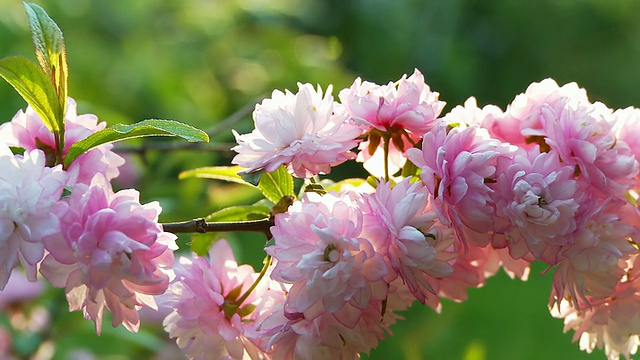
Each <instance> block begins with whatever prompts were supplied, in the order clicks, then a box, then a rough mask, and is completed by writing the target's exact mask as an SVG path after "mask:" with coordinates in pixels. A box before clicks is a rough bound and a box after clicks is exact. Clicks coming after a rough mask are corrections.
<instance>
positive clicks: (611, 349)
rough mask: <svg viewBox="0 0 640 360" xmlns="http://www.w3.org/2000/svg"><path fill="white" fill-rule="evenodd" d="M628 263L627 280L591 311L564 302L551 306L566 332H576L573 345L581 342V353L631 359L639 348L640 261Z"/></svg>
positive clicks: (593, 302)
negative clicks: (601, 351) (562, 321)
mask: <svg viewBox="0 0 640 360" xmlns="http://www.w3.org/2000/svg"><path fill="white" fill-rule="evenodd" d="M634 258H635V260H633V261H629V262H628V263H629V264H633V266H632V267H631V268H630V269H627V274H628V275H627V276H626V277H625V278H624V279H622V281H620V282H619V283H618V285H617V286H616V287H615V290H614V292H613V293H612V294H611V296H609V297H607V298H605V299H598V300H595V301H592V302H591V305H590V306H589V307H585V308H582V309H577V308H575V307H574V306H573V303H572V302H570V301H567V300H562V301H560V303H559V304H558V306H551V307H550V311H551V314H552V315H553V316H554V317H557V318H564V331H565V332H567V331H569V330H574V331H575V334H574V336H573V341H576V340H578V339H579V340H580V349H581V350H585V351H587V352H588V353H591V352H592V351H593V349H595V348H596V347H597V348H598V349H604V352H605V354H606V355H607V358H609V359H612V360H613V359H619V357H620V356H621V355H622V356H624V357H625V358H627V359H630V355H631V354H635V353H636V351H637V350H638V345H640V337H639V336H640V286H639V285H640V284H639V283H638V281H639V280H638V270H639V268H638V260H639V258H638V257H634Z"/></svg>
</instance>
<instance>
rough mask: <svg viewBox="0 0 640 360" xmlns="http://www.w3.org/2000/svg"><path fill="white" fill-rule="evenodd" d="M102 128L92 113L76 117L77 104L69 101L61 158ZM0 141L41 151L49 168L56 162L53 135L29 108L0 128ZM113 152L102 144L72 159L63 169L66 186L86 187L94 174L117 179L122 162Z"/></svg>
mask: <svg viewBox="0 0 640 360" xmlns="http://www.w3.org/2000/svg"><path fill="white" fill-rule="evenodd" d="M105 127H106V123H105V122H98V118H97V117H96V116H95V115H93V114H83V115H78V114H77V111H76V102H75V101H74V100H73V99H71V98H69V99H68V102H67V112H66V115H65V136H64V137H65V144H64V145H65V146H64V152H63V157H64V155H66V153H67V151H68V150H69V147H71V145H73V144H74V143H76V142H78V141H80V140H82V139H84V138H86V137H87V136H89V135H91V134H93V133H95V132H97V131H99V130H102V129H104V128H105ZM0 142H5V143H6V144H7V145H10V146H19V147H22V148H25V149H27V150H34V149H40V150H43V151H44V152H45V154H46V155H47V165H48V166H51V165H53V163H54V161H55V152H54V151H55V150H54V149H55V146H56V145H55V139H54V136H53V133H51V131H50V130H49V129H48V128H47V127H46V126H45V125H44V122H43V121H42V119H40V117H39V116H38V114H36V112H35V111H34V110H33V109H32V108H31V107H30V106H29V107H27V109H26V110H25V111H22V110H20V111H18V113H17V114H16V115H15V116H14V117H13V119H11V121H10V122H7V123H4V124H2V125H0ZM112 149H113V145H112V144H105V145H101V146H98V147H96V148H94V149H92V150H90V151H88V152H86V153H84V154H82V155H81V156H80V157H78V158H77V159H76V160H74V161H73V162H72V163H71V165H69V167H68V168H67V169H66V171H67V173H68V174H69V179H68V183H67V185H68V186H73V185H74V184H75V183H76V182H79V183H83V184H89V183H90V182H91V179H92V178H93V175H94V174H96V173H100V174H103V175H104V176H105V177H106V178H107V179H108V180H112V179H114V178H115V177H117V176H118V174H119V171H118V167H119V166H121V165H123V164H124V159H123V158H122V157H120V156H119V155H117V154H116V153H114V152H113V151H112Z"/></svg>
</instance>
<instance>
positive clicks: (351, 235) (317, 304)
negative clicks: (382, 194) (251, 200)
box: [265, 192, 389, 327]
mask: <svg viewBox="0 0 640 360" xmlns="http://www.w3.org/2000/svg"><path fill="white" fill-rule="evenodd" d="M364 206H365V205H364V203H363V202H362V200H361V199H360V197H359V196H357V195H356V194H355V193H350V192H347V193H343V194H336V193H332V192H330V193H327V194H326V195H324V196H320V195H319V194H316V193H306V194H305V196H304V197H303V198H302V200H300V201H297V202H295V203H294V204H293V205H291V207H290V208H289V210H288V212H286V213H282V214H277V215H276V217H275V226H273V227H272V228H271V233H272V234H273V240H274V241H275V244H274V245H272V246H269V247H267V248H265V251H266V252H267V254H269V255H271V256H273V257H274V258H275V259H276V260H277V263H276V266H275V268H274V269H273V273H272V275H271V277H272V278H273V279H275V280H277V281H280V282H283V283H286V284H291V288H290V290H289V295H288V297H287V304H286V305H287V307H289V308H291V309H295V311H296V312H299V313H303V314H304V316H305V318H306V319H308V320H312V319H314V318H315V317H318V316H320V315H321V314H324V313H329V314H331V316H333V317H335V319H336V320H337V321H338V322H340V323H341V324H343V325H344V326H346V327H353V326H355V325H356V324H357V323H358V321H359V319H360V317H361V316H362V314H363V312H364V311H365V310H366V308H367V307H368V306H369V305H370V303H371V301H372V299H376V300H378V301H382V300H384V299H385V298H386V296H387V283H386V282H385V281H384V277H385V276H387V274H388V273H389V269H388V268H387V264H386V261H385V259H384V258H383V256H382V255H381V254H380V253H379V252H377V251H376V249H375V248H374V245H373V244H372V243H371V242H370V241H369V240H368V239H366V238H365V237H363V234H362V227H363V214H362V207H364Z"/></svg>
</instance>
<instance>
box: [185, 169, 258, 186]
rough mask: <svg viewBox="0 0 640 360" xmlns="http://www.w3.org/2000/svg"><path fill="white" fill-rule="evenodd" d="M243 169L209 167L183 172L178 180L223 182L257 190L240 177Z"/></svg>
mask: <svg viewBox="0 0 640 360" xmlns="http://www.w3.org/2000/svg"><path fill="white" fill-rule="evenodd" d="M242 169H243V168H241V167H239V166H207V167H201V168H197V169H191V170H186V171H183V172H181V173H180V175H178V178H179V179H181V180H182V179H188V178H201V179H214V180H222V181H228V182H233V183H238V184H242V185H247V186H251V187H254V188H255V187H256V186H255V185H253V184H250V183H248V182H246V181H245V180H244V179H243V178H242V177H241V176H240V175H238V172H239V171H241V170H242Z"/></svg>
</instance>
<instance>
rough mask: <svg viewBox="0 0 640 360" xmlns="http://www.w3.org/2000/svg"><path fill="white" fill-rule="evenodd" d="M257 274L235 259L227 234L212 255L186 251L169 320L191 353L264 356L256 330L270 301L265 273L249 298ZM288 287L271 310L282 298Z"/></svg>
mask: <svg viewBox="0 0 640 360" xmlns="http://www.w3.org/2000/svg"><path fill="white" fill-rule="evenodd" d="M257 278H258V274H257V273H256V272H255V271H254V270H253V268H252V267H251V266H249V265H240V266H238V264H237V263H236V261H235V258H234V256H233V252H232V251H231V248H230V247H229V244H227V242H226V241H225V240H219V241H217V242H216V243H215V244H214V245H213V246H212V247H211V249H210V250H209V260H207V259H206V258H203V257H199V256H197V255H194V256H193V258H192V259H189V258H186V257H181V258H180V265H179V266H178V267H176V279H175V281H174V282H173V283H172V285H171V289H170V294H171V295H170V299H169V300H168V301H167V303H166V306H169V307H170V308H172V309H173V311H172V312H171V313H170V314H169V315H168V316H167V317H166V319H165V320H164V327H165V331H167V332H168V333H169V336H170V337H171V338H176V342H177V344H178V346H179V347H180V348H181V349H183V351H184V352H185V354H186V355H187V357H188V358H189V359H245V358H247V357H248V358H251V359H263V358H267V355H266V354H265V352H264V351H263V348H264V347H265V346H266V341H264V344H262V343H261V339H260V337H259V336H258V335H256V334H257V332H256V331H255V327H256V325H257V324H256V316H257V315H258V314H259V313H260V310H259V308H260V307H264V306H265V303H268V302H269V301H270V297H269V296H268V292H269V287H268V282H267V281H266V279H263V280H262V281H261V282H260V283H259V284H258V286H257V287H256V288H255V289H253V291H252V292H251V293H250V294H249V296H247V297H246V298H244V299H242V298H241V296H242V295H243V294H244V293H245V292H246V291H248V290H249V289H250V288H251V286H252V285H253V283H254V282H255V281H256V279H257ZM283 297H284V293H282V292H281V296H280V300H279V302H277V303H276V304H273V303H269V304H268V305H269V306H270V309H269V310H271V311H270V312H272V311H273V306H276V305H277V304H278V303H279V304H282V302H283Z"/></svg>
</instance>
